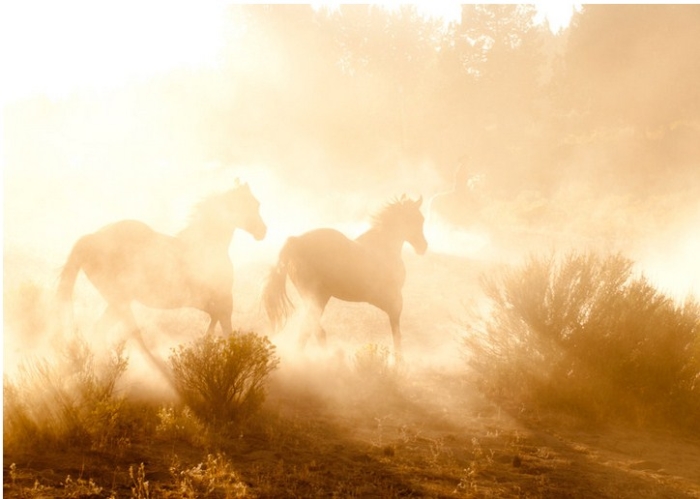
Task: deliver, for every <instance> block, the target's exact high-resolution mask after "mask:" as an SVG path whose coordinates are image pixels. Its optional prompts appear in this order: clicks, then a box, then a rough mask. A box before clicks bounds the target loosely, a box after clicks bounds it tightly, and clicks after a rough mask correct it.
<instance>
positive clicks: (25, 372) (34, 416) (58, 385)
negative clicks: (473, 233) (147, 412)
mask: <svg viewBox="0 0 700 499" xmlns="http://www.w3.org/2000/svg"><path fill="white" fill-rule="evenodd" d="M58 353H59V355H57V356H56V357H55V358H54V360H53V361H48V360H46V359H32V360H27V361H25V362H24V363H23V364H21V365H20V366H19V370H18V373H17V374H16V375H15V376H14V377H7V376H6V377H5V378H4V380H3V388H4V397H3V436H4V441H5V447H6V448H7V449H15V450H22V449H24V450H28V449H31V448H42V449H45V448H46V447H47V446H64V445H72V446H78V447H86V448H91V449H94V450H99V451H107V452H115V453H119V452H122V451H123V450H124V449H125V448H126V447H128V446H129V439H130V437H131V436H133V431H132V430H133V429H134V428H133V427H134V426H135V424H136V423H134V421H132V420H131V417H130V415H129V414H128V411H125V410H124V405H125V400H124V398H123V397H122V396H120V395H119V394H118V393H117V391H116V384H117V382H118V381H119V379H120V378H121V376H122V374H123V373H124V371H125V370H126V368H127V364H128V358H127V357H126V355H125V354H124V345H123V343H122V344H119V345H117V346H115V347H113V348H112V349H111V351H109V352H108V355H106V356H105V357H103V358H99V359H97V358H96V357H95V355H94V353H93V351H92V350H91V349H90V347H89V346H88V344H87V343H86V342H85V340H84V339H83V338H82V337H80V336H78V335H76V336H74V337H73V338H71V339H70V340H68V341H66V342H65V343H64V344H63V345H62V346H61V347H60V349H59V351H58Z"/></svg>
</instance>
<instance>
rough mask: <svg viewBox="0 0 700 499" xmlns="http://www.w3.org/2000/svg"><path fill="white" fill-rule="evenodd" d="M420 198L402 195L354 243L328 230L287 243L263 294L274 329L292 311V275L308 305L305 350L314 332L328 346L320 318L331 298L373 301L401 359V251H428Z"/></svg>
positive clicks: (404, 271) (302, 343)
mask: <svg viewBox="0 0 700 499" xmlns="http://www.w3.org/2000/svg"><path fill="white" fill-rule="evenodd" d="M422 200H423V199H422V197H421V198H418V199H417V200H415V201H414V200H411V199H408V198H406V195H404V196H403V197H401V198H400V199H398V200H395V201H393V202H391V203H389V204H387V205H386V206H385V207H384V208H383V209H382V210H381V211H380V212H379V213H378V214H377V215H376V216H375V217H374V218H373V219H372V225H371V228H370V229H369V230H368V231H367V232H365V233H363V234H362V235H360V236H359V237H358V238H357V239H355V240H352V239H349V238H347V237H346V236H345V235H343V234H342V233H340V232H338V231H336V230H334V229H328V228H323V229H316V230H312V231H310V232H306V233H304V234H302V235H300V236H298V237H290V238H289V239H287V241H286V243H285V244H284V246H283V247H282V249H281V251H280V254H279V259H278V261H277V264H276V266H275V267H274V268H273V269H272V270H271V271H270V274H269V276H268V279H267V282H266V284H265V286H264V288H263V294H262V301H263V305H264V307H265V311H266V312H267V315H268V317H269V318H270V321H271V322H272V325H273V328H274V329H275V330H277V329H279V328H280V327H281V325H283V324H284V321H285V320H286V318H287V316H288V315H289V313H290V311H291V309H292V308H293V305H292V303H291V301H290V299H289V297H288V296H287V292H286V283H287V276H289V279H290V280H291V282H292V283H293V284H294V286H295V287H296V289H297V291H298V292H299V295H300V296H301V298H302V299H303V301H304V302H305V303H306V305H307V315H306V319H305V321H306V324H305V325H306V327H305V328H304V330H303V331H302V333H301V336H300V341H299V343H300V346H301V347H302V348H303V346H304V345H305V344H306V342H307V341H308V338H309V336H310V335H311V333H312V332H313V333H315V335H316V338H317V339H318V342H319V344H320V345H322V346H325V343H326V333H325V331H324V330H323V328H322V327H321V316H322V314H323V310H324V309H325V307H326V304H327V303H328V301H329V300H330V298H331V297H335V298H337V299H340V300H344V301H350V302H366V303H370V304H372V305H374V306H376V307H377V308H379V309H381V310H383V311H384V312H386V314H387V315H388V316H389V322H390V325H391V333H392V336H393V340H394V353H395V355H396V356H397V357H398V356H400V353H401V329H400V317H401V310H402V308H403V296H402V294H401V289H402V288H403V284H404V281H405V278H406V269H405V267H404V263H403V260H402V259H401V250H402V248H403V243H404V242H408V243H409V244H410V245H411V246H413V249H414V250H415V252H416V253H417V254H419V255H422V254H424V253H425V251H426V250H427V248H428V243H427V241H426V240H425V236H424V234H423V222H424V218H423V215H422V214H421V212H420V206H421V202H422Z"/></svg>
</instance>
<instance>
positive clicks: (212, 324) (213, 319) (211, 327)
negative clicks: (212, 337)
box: [207, 315, 223, 334]
mask: <svg viewBox="0 0 700 499" xmlns="http://www.w3.org/2000/svg"><path fill="white" fill-rule="evenodd" d="M218 322H219V319H217V318H216V317H215V316H214V315H210V316H209V326H207V334H212V333H213V332H214V329H216V324H217V323H218ZM222 327H223V326H222Z"/></svg>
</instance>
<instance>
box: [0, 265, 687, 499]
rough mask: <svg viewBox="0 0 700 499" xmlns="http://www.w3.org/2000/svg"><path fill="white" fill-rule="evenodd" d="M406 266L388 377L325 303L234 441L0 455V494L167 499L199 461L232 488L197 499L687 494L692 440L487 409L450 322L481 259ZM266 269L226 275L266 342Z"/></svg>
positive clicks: (349, 321)
mask: <svg viewBox="0 0 700 499" xmlns="http://www.w3.org/2000/svg"><path fill="white" fill-rule="evenodd" d="M405 258H406V262H407V267H408V280H407V284H406V289H405V312H404V316H403V334H404V345H405V350H406V360H405V363H404V365H403V367H402V368H401V369H400V370H399V371H398V372H397V373H395V374H394V375H391V376H389V377H387V378H383V379H367V378H364V377H362V375H361V373H358V372H357V370H356V369H354V364H353V355H354V354H355V352H357V351H358V349H360V348H361V347H362V346H363V345H366V344H368V343H378V344H381V345H387V346H388V345H390V341H391V338H390V333H389V327H388V321H387V319H386V317H385V316H384V315H383V314H382V313H381V312H378V311H376V310H373V309H371V308H370V307H369V306H366V305H357V304H344V303H340V302H332V303H331V305H330V306H329V309H328V311H327V314H326V316H325V318H324V324H325V325H326V329H327V331H328V340H329V348H328V350H327V351H325V352H321V351H319V350H318V349H317V348H315V347H314V345H309V348H308V349H307V351H305V352H304V353H299V352H298V351H297V350H296V348H295V334H296V333H295V330H294V327H295V322H294V319H292V321H291V322H290V325H289V327H288V328H286V329H285V330H284V331H282V332H280V333H278V335H276V336H273V337H272V339H273V341H275V342H276V343H277V344H278V345H279V347H278V351H279V354H280V357H281V360H282V362H281V365H280V368H279V369H278V371H276V372H275V374H274V375H273V377H272V379H271V380H270V387H269V388H270V390H269V395H268V399H267V402H266V405H265V407H264V410H263V411H262V413H261V414H260V415H259V416H258V417H256V418H255V420H253V421H251V422H249V423H248V424H247V425H246V426H245V427H243V428H242V429H240V430H239V432H238V433H237V434H226V435H212V434H203V435H201V438H199V439H193V438H192V436H191V435H190V436H189V437H187V438H178V439H165V438H163V437H162V436H160V437H159V436H157V435H153V434H150V435H149V434H148V432H146V431H144V435H143V436H139V435H134V438H133V439H132V440H131V441H130V442H129V444H128V445H125V446H124V447H123V448H121V449H119V450H118V452H117V451H113V452H108V453H98V452H94V451H88V450H78V449H71V448H65V449H48V450H46V451H45V452H41V453H32V454H25V453H12V454H10V453H8V452H7V451H5V452H4V456H3V471H4V477H3V483H4V495H5V496H6V497H110V496H111V495H114V496H116V497H149V496H150V497H181V496H183V495H184V494H185V492H186V487H185V485H186V484H185V485H183V484H184V482H183V479H182V477H183V476H184V475H183V471H184V470H192V469H194V468H195V467H196V466H197V465H198V464H199V463H202V462H204V461H205V460H206V456H207V454H212V455H214V456H219V457H220V458H221V459H223V460H225V461H226V462H227V463H228V465H230V470H232V471H234V472H235V477H236V480H238V481H239V483H240V484H242V485H241V487H239V488H232V487H228V488H227V487H223V486H218V487H215V486H212V487H211V490H210V491H209V496H210V497H225V496H226V495H227V494H228V496H235V495H234V494H235V493H236V492H241V491H242V490H243V489H245V491H246V494H247V496H249V497H552V498H561V497H590V498H618V497H630V498H632V497H634V498H638V497H645V498H660V497H663V498H684V497H695V498H698V497H700V436H699V435H697V434H696V435H679V434H671V433H668V432H662V431H650V430H644V431H642V430H634V429H626V428H619V427H613V426H610V427H596V428H590V427H588V428H586V427H582V426H581V425H580V424H579V423H578V422H576V421H574V420H564V419H563V418H561V417H554V416H552V415H547V414H532V413H526V412H522V411H518V410H517V409H513V408H509V409H506V408H505V407H499V406H498V405H496V404H495V403H494V402H493V401H490V400H488V399H486V398H484V397H483V396H482V395H481V394H479V393H478V391H477V390H476V388H475V386H474V383H473V380H472V379H470V377H469V374H468V371H467V370H466V368H465V363H464V359H463V358H462V356H461V353H460V348H459V347H460V345H459V335H460V332H461V331H462V329H461V328H460V321H462V320H464V319H465V314H466V312H465V311H466V310H467V309H470V308H473V307H475V306H478V305H479V300H478V283H477V277H478V275H479V273H480V272H483V271H488V269H489V266H490V265H491V264H490V263H488V264H487V263H484V261H481V260H476V259H474V258H466V257H448V256H445V255H436V254H428V255H427V256H425V257H423V258H419V257H417V256H415V255H413V254H409V253H407V254H406V257H405ZM268 265H269V262H258V263H254V264H250V265H248V266H246V267H244V268H241V269H239V271H238V276H237V282H236V301H237V303H238V304H239V305H238V308H237V312H236V314H235V317H234V323H235V324H238V325H239V326H240V328H241V329H243V330H256V331H265V332H267V331H266V328H267V326H266V324H265V321H264V320H263V319H262V318H261V316H260V311H259V309H258V308H257V305H256V301H257V289H258V287H259V281H260V279H261V277H262V276H263V275H264V272H265V271H266V268H267V266H268ZM6 284H7V280H6ZM6 289H7V285H6ZM139 313H140V315H141V317H142V318H143V317H146V316H148V317H151V315H149V314H150V312H148V311H141V312H139ZM200 319H201V318H193V316H192V315H191V314H184V315H182V314H180V315H178V314H175V315H167V316H166V317H164V318H160V319H158V320H156V321H155V322H154V323H153V324H152V325H150V326H149V327H148V331H151V332H152V333H153V334H152V335H151V336H149V341H151V342H155V341H156V337H157V335H156V333H155V332H154V331H155V330H157V329H158V328H165V329H167V330H169V331H170V332H171V342H174V343H175V344H177V343H178V342H182V341H186V334H187V333H186V332H184V331H186V330H187V329H188V328H187V327H185V326H183V325H181V324H180V323H181V322H183V321H184V322H187V321H190V325H192V324H193V323H194V324H196V325H197V326H199V324H200V322H201V320H200ZM178 324H179V325H180V326H179V328H178ZM172 338H174V339H172ZM6 348H7V339H6ZM158 351H160V352H161V354H167V351H168V345H167V344H165V345H163V344H160V343H159V344H158ZM137 359H138V355H137V353H134V355H133V361H134V365H133V366H130V370H131V376H127V378H126V384H125V386H124V390H127V391H129V393H131V394H132V396H134V397H138V399H139V401H138V402H136V401H135V402H134V407H137V408H138V407H142V411H143V414H144V416H143V417H144V427H147V426H148V425H153V424H155V423H154V422H153V421H152V420H151V419H149V416H147V414H149V407H150V408H151V409H150V413H152V412H153V411H152V407H153V405H157V404H159V403H167V401H168V400H169V398H168V397H169V396H170V395H168V394H167V392H165V391H160V392H158V391H157V387H158V386H159V383H161V381H159V379H158V376H157V375H155V374H153V373H151V374H152V375H148V376H143V373H144V372H147V369H148V368H147V367H144V366H139V365H138V364H137V363H136V361H137ZM139 369H140V370H139ZM144 370H145V371H144ZM134 373H137V374H134ZM135 410H137V411H138V410H139V409H135ZM141 463H143V473H144V475H142V476H141V477H140V478H139V475H138V471H137V470H138V466H139V465H140V464H141ZM130 467H132V476H130V473H129V468H130ZM68 476H70V477H71V479H70V480H68V479H67V477H68ZM232 476H233V475H232ZM178 477H179V478H178ZM230 479H231V480H232V481H233V480H234V479H233V478H230ZM144 481H148V483H149V489H148V491H147V492H148V495H147V494H146V492H145V491H144V489H143V483H144ZM139 487H141V488H139ZM183 487H184V488H183ZM199 494H200V495H201V496H206V491H204V489H201V490H200V492H199Z"/></svg>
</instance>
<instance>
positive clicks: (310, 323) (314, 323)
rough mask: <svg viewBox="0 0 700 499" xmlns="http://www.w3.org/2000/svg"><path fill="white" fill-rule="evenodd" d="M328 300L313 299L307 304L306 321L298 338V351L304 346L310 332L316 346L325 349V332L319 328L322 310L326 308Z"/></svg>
mask: <svg viewBox="0 0 700 499" xmlns="http://www.w3.org/2000/svg"><path fill="white" fill-rule="evenodd" d="M329 299H330V298H325V299H315V300H312V301H309V302H308V303H309V305H308V308H307V311H306V320H305V321H304V327H303V328H302V332H301V335H300V336H299V347H300V349H303V348H304V347H305V346H306V343H307V341H309V336H311V333H312V332H313V333H314V335H315V336H316V339H317V340H318V344H319V345H320V346H321V347H323V348H325V347H326V331H325V330H324V329H323V327H321V316H322V315H323V310H324V309H325V308H326V303H328V300H329Z"/></svg>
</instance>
